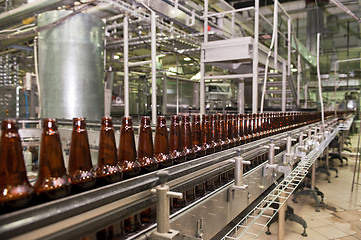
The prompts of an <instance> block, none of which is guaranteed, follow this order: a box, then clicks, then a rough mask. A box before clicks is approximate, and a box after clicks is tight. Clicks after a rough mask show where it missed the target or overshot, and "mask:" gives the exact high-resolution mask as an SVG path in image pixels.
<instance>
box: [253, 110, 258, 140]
mask: <svg viewBox="0 0 361 240" xmlns="http://www.w3.org/2000/svg"><path fill="white" fill-rule="evenodd" d="M258 121H259V115H258V113H253V114H252V123H253V127H252V135H253V140H258V139H259V125H258V123H259V122H258Z"/></svg>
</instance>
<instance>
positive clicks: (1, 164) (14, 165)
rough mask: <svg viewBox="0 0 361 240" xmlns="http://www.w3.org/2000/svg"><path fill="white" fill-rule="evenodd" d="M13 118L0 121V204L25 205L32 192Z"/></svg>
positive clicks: (15, 206) (16, 206)
mask: <svg viewBox="0 0 361 240" xmlns="http://www.w3.org/2000/svg"><path fill="white" fill-rule="evenodd" d="M15 124H16V122H15V120H10V119H8V120H3V121H2V122H1V139H0V192H1V194H0V205H1V206H10V207H13V208H20V207H24V206H26V205H27V204H28V203H29V202H30V200H31V197H32V194H33V192H34V189H33V187H32V186H31V185H30V183H29V181H28V177H27V175H26V168H25V163H24V157H23V152H22V148H21V140H20V136H19V133H18V129H17V127H16V125H15Z"/></svg>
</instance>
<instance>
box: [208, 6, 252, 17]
mask: <svg viewBox="0 0 361 240" xmlns="http://www.w3.org/2000/svg"><path fill="white" fill-rule="evenodd" d="M253 9H254V7H245V8H239V9H234V10H229V11H224V12H219V13H212V14H208V15H207V16H208V17H215V16H223V15H226V14H233V13H237V12H244V11H250V10H253Z"/></svg>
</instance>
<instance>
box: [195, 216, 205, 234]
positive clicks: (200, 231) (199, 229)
mask: <svg viewBox="0 0 361 240" xmlns="http://www.w3.org/2000/svg"><path fill="white" fill-rule="evenodd" d="M203 234H204V232H203V218H200V219H198V221H197V234H196V237H197V238H201V239H202V238H203Z"/></svg>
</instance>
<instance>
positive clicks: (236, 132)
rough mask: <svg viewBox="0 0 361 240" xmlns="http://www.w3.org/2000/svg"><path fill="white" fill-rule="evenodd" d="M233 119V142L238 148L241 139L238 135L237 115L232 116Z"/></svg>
mask: <svg viewBox="0 0 361 240" xmlns="http://www.w3.org/2000/svg"><path fill="white" fill-rule="evenodd" d="M232 119H233V127H234V131H233V132H234V136H233V137H234V142H235V143H236V146H239V145H240V144H241V138H240V135H239V121H238V114H232Z"/></svg>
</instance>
